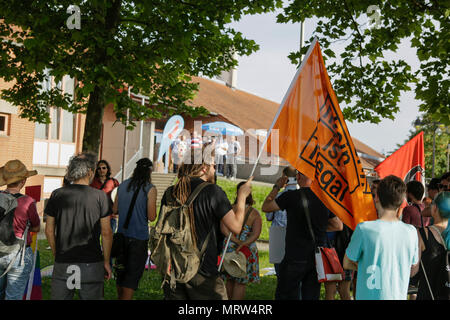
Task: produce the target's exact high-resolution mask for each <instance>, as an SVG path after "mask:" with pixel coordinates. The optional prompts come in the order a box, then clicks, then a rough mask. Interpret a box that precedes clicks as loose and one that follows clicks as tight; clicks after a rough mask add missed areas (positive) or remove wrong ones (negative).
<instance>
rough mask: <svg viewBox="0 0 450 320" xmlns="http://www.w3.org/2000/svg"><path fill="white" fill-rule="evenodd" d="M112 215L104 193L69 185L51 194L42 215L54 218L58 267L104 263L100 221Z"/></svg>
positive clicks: (84, 186)
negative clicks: (71, 264) (64, 264)
mask: <svg viewBox="0 0 450 320" xmlns="http://www.w3.org/2000/svg"><path fill="white" fill-rule="evenodd" d="M110 212H111V209H110V203H109V201H108V197H107V195H106V193H104V192H103V191H101V190H97V189H94V188H92V187H90V186H87V185H80V184H71V185H68V186H66V187H62V188H59V189H56V190H55V191H53V193H52V195H51V196H50V199H49V200H48V203H47V206H46V207H45V213H46V214H47V215H49V216H50V217H53V218H55V228H56V230H55V233H56V256H55V261H56V262H58V263H94V262H101V261H103V255H102V251H101V247H100V232H101V225H100V219H101V218H105V217H108V216H109V214H110Z"/></svg>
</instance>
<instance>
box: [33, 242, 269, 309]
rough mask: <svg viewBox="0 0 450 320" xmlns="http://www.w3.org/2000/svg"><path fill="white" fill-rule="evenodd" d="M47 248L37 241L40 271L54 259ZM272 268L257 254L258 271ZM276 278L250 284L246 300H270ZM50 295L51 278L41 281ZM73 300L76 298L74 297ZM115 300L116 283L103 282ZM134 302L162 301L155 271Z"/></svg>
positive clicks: (147, 275)
mask: <svg viewBox="0 0 450 320" xmlns="http://www.w3.org/2000/svg"><path fill="white" fill-rule="evenodd" d="M47 248H48V242H47V240H39V254H40V257H41V269H43V268H45V267H46V266H50V265H53V263H54V259H53V255H52V252H51V250H49V249H47ZM268 267H273V265H272V264H270V263H269V253H268V251H260V252H259V268H260V270H262V269H264V268H268ZM275 288H276V277H275V276H264V277H261V282H260V283H255V284H250V285H248V287H247V290H246V299H247V300H272V299H273V297H274V296H275ZM50 295H51V278H43V279H42V296H43V300H49V299H50ZM75 298H78V297H77V295H75ZM114 299H117V289H116V281H115V280H114V279H110V280H107V281H105V300H114ZM134 299H135V300H162V299H163V291H162V289H161V276H160V274H159V272H157V271H156V270H151V271H145V272H144V275H143V276H142V279H141V281H140V282H139V289H138V290H137V291H136V292H135V294H134Z"/></svg>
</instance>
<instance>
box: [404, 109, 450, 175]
mask: <svg viewBox="0 0 450 320" xmlns="http://www.w3.org/2000/svg"><path fill="white" fill-rule="evenodd" d="M433 119H434V118H433V117H431V116H430V115H424V116H421V117H418V118H417V119H416V120H415V121H414V122H413V123H412V126H413V129H411V130H410V131H409V137H408V139H407V140H406V141H405V143H406V142H408V141H409V140H411V139H412V138H413V137H415V136H416V135H417V134H418V133H420V132H421V131H423V134H424V137H423V138H424V141H423V143H424V149H425V177H426V178H427V179H431V178H432V172H433V170H432V168H433V135H435V136H434V138H435V163H434V177H440V176H442V175H443V174H444V173H445V172H447V146H448V145H449V144H450V126H445V125H443V124H440V123H438V122H436V121H434V120H433ZM398 147H399V148H400V147H401V145H398Z"/></svg>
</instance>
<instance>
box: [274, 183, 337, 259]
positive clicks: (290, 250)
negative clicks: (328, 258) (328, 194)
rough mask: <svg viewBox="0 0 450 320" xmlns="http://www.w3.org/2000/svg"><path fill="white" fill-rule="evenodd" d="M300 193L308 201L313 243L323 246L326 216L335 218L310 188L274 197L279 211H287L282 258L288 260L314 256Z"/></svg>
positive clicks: (325, 236)
mask: <svg viewBox="0 0 450 320" xmlns="http://www.w3.org/2000/svg"><path fill="white" fill-rule="evenodd" d="M300 192H303V193H304V195H305V196H306V199H307V201H308V207H309V214H310V216H311V225H312V229H313V232H314V236H315V238H316V241H317V245H319V246H324V245H325V244H326V241H327V234H326V230H327V224H328V219H330V218H333V217H335V215H334V214H333V213H331V212H330V211H329V210H328V209H327V208H326V207H325V205H324V204H323V203H322V202H321V201H320V199H319V198H317V196H316V195H315V194H314V193H313V192H312V191H311V189H310V188H301V189H298V190H289V191H286V192H285V193H283V194H282V195H281V196H279V197H278V198H276V199H275V202H276V203H277V205H278V206H279V207H280V209H281V210H286V211H287V226H286V248H285V255H284V257H285V259H287V260H288V261H310V260H311V259H313V258H314V255H313V253H314V248H315V244H314V243H313V240H312V237H311V232H310V231H309V228H308V222H307V220H306V216H305V212H304V210H303V206H302V203H301V198H300Z"/></svg>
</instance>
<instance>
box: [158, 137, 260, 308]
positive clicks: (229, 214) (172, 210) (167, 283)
mask: <svg viewBox="0 0 450 320" xmlns="http://www.w3.org/2000/svg"><path fill="white" fill-rule="evenodd" d="M214 158H215V157H214V149H213V148H212V147H211V145H209V144H205V145H203V148H199V149H190V151H188V152H187V153H186V155H185V158H184V159H183V163H182V165H181V166H180V168H179V170H178V181H177V183H176V184H175V185H174V186H171V187H169V188H168V189H167V190H166V191H165V193H164V195H163V197H162V199H161V210H160V213H159V217H158V221H157V223H156V226H155V227H154V228H152V230H151V232H150V250H151V251H152V254H151V256H150V258H151V260H152V261H153V263H155V264H156V266H157V269H158V270H159V271H160V272H161V274H162V276H163V290H164V298H165V299H166V300H226V299H227V298H228V297H227V293H226V289H225V284H224V281H223V279H222V278H221V277H220V275H219V272H218V267H217V258H218V256H219V254H220V252H221V247H222V241H223V235H222V234H221V231H220V222H222V223H223V224H224V225H225V226H226V227H227V228H228V229H229V230H230V231H231V232H233V233H235V234H239V232H240V231H241V227H242V224H243V222H244V214H245V212H244V211H245V199H246V198H247V196H248V195H249V194H250V192H251V181H252V178H250V179H249V180H248V181H247V182H246V183H245V184H244V185H243V186H242V187H241V188H239V191H238V196H237V203H236V210H235V211H234V210H233V208H232V206H231V203H230V201H229V200H228V198H227V196H226V194H225V192H224V191H223V190H222V189H221V188H220V187H219V186H217V185H216V184H214V179H215V163H214Z"/></svg>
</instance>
